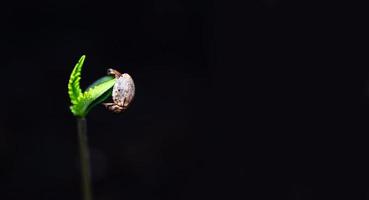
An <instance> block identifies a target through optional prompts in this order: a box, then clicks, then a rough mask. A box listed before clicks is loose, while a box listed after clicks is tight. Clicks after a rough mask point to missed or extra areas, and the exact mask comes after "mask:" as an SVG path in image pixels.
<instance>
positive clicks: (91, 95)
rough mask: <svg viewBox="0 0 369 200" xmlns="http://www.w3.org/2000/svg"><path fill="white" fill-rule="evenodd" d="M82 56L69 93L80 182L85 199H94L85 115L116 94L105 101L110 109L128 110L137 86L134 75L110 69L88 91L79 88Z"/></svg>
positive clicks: (73, 73) (74, 70)
mask: <svg viewBox="0 0 369 200" xmlns="http://www.w3.org/2000/svg"><path fill="white" fill-rule="evenodd" d="M85 58H86V56H85V55H83V56H82V57H81V58H80V59H79V61H78V63H77V64H76V65H75V67H74V69H73V71H72V74H71V75H70V78H69V82H68V94H69V97H70V100H71V106H70V110H71V112H72V114H73V115H74V116H75V117H76V119H77V127H78V129H77V131H78V141H79V151H80V163H81V185H82V191H83V199H84V200H92V190H91V172H90V171H91V170H90V162H89V149H88V141H87V122H86V118H85V117H86V116H87V114H88V113H89V112H90V111H91V109H92V108H93V107H95V106H96V105H98V104H100V103H102V102H103V101H105V100H106V99H107V98H109V97H110V96H111V95H113V101H114V102H113V103H104V105H105V106H106V107H107V108H108V109H109V110H111V111H113V112H115V113H119V112H121V111H123V110H126V109H127V107H128V105H129V104H130V103H131V101H132V100H133V97H134V94H135V85H134V83H133V80H132V78H131V76H129V75H128V74H121V73H119V72H118V71H116V70H113V69H108V75H107V76H104V77H102V78H100V79H98V80H97V81H95V82H94V83H92V84H91V85H90V86H89V87H87V89H86V90H85V91H82V89H81V87H80V80H81V72H82V66H83V63H84V61H85Z"/></svg>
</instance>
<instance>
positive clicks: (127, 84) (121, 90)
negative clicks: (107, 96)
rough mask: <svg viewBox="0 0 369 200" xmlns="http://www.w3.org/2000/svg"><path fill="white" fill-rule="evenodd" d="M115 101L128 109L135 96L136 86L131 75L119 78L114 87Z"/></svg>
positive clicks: (123, 75)
mask: <svg viewBox="0 0 369 200" xmlns="http://www.w3.org/2000/svg"><path fill="white" fill-rule="evenodd" d="M112 95H113V101H114V103H116V104H118V105H119V106H121V107H123V109H126V108H127V107H128V105H129V104H130V103H131V102H132V100H133V97H134V96H135V84H134V82H133V79H132V77H131V76H130V75H129V74H126V73H124V74H122V75H121V76H120V77H119V78H117V80H116V82H115V85H114V87H113V94H112Z"/></svg>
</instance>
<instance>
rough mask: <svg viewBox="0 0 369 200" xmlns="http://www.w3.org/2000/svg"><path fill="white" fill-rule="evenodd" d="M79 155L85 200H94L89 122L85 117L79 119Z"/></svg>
mask: <svg viewBox="0 0 369 200" xmlns="http://www.w3.org/2000/svg"><path fill="white" fill-rule="evenodd" d="M77 127H78V141H79V155H80V161H81V187H82V191H83V200H92V193H91V169H90V158H89V157H90V156H89V148H88V141H87V122H86V118H84V117H77Z"/></svg>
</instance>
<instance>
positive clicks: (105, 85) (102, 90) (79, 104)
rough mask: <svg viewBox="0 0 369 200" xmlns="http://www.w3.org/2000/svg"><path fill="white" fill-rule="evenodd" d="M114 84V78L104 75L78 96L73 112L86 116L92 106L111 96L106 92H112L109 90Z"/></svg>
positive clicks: (72, 108)
mask: <svg viewBox="0 0 369 200" xmlns="http://www.w3.org/2000/svg"><path fill="white" fill-rule="evenodd" d="M114 84H115V79H114V78H112V79H110V78H105V77H103V78H101V79H99V80H98V81H96V82H95V83H94V84H92V85H93V86H91V87H89V88H88V89H87V90H86V91H85V92H84V93H83V94H82V95H81V96H80V97H78V98H77V101H76V103H75V104H74V105H73V106H72V107H71V110H72V112H73V114H74V115H76V116H79V117H84V116H86V115H87V113H88V112H89V111H90V110H91V108H92V107H93V106H94V105H97V102H99V101H100V102H102V101H104V100H105V99H106V98H108V97H109V95H107V96H105V95H106V93H108V94H111V91H110V92H109V90H110V89H111V88H112V87H113V86H114ZM104 94H105V95H104ZM102 96H103V97H105V99H104V98H102V99H101V98H100V97H102ZM95 101H96V102H95ZM91 105H92V106H91Z"/></svg>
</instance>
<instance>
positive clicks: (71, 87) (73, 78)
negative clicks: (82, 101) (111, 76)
mask: <svg viewBox="0 0 369 200" xmlns="http://www.w3.org/2000/svg"><path fill="white" fill-rule="evenodd" d="M85 58H86V56H85V55H83V56H82V57H81V58H80V59H79V61H78V63H77V64H76V65H75V66H74V69H73V71H72V73H71V75H70V78H69V82H68V94H69V97H70V100H71V102H72V104H77V103H78V98H79V97H80V96H81V95H82V90H81V87H80V80H81V71H82V66H83V63H84V61H85Z"/></svg>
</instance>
